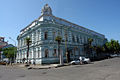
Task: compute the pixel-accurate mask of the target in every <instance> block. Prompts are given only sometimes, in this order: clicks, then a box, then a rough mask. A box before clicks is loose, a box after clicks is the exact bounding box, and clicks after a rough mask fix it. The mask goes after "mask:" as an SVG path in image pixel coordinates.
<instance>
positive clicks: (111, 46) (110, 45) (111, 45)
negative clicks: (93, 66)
mask: <svg viewBox="0 0 120 80" xmlns="http://www.w3.org/2000/svg"><path fill="white" fill-rule="evenodd" d="M105 49H106V52H109V53H112V54H113V53H119V51H120V45H119V42H118V40H113V39H111V40H110V41H108V42H107V43H106V44H105Z"/></svg>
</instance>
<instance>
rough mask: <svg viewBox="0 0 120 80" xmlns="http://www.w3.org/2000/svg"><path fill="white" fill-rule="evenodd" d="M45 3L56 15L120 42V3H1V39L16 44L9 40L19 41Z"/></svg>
mask: <svg viewBox="0 0 120 80" xmlns="http://www.w3.org/2000/svg"><path fill="white" fill-rule="evenodd" d="M46 3H48V4H49V5H50V6H51V8H52V11H53V15H55V16H57V17H60V18H63V19H66V20H68V21H70V22H73V23H76V24H78V25H81V26H84V27H86V28H89V29H91V30H94V31H96V32H99V33H102V34H104V35H105V36H106V38H108V39H112V38H113V39H115V40H119V41H120V0H0V36H2V37H5V38H6V41H9V43H12V44H14V42H13V41H12V40H10V39H9V37H11V38H13V39H14V40H16V38H17V36H18V35H19V33H20V30H21V29H23V28H24V27H26V26H27V25H29V24H30V23H31V22H32V21H33V20H35V19H37V18H38V17H39V16H40V15H41V9H42V7H43V6H44V5H45V4H46ZM16 41H17V40H16Z"/></svg>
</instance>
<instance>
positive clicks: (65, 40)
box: [16, 4, 106, 64]
mask: <svg viewBox="0 0 120 80" xmlns="http://www.w3.org/2000/svg"><path fill="white" fill-rule="evenodd" d="M58 35H59V36H61V37H62V42H61V44H60V53H62V56H63V58H64V60H65V59H66V50H67V51H68V54H69V58H70V59H71V60H72V59H75V58H78V57H79V56H87V54H86V53H85V51H84V44H86V43H87V42H88V38H92V39H93V43H92V45H99V46H102V45H103V44H104V43H105V40H106V38H105V36H104V35H102V34H100V33H97V32H95V31H92V30H89V29H87V28H84V27H82V26H79V25H77V24H74V23H72V22H69V21H67V20H64V19H61V18H58V17H56V16H54V15H53V14H52V10H51V8H50V6H49V5H48V4H46V5H45V6H44V7H43V9H42V11H41V16H40V17H39V18H38V19H36V20H34V21H33V22H32V23H31V24H29V25H28V26H27V27H25V28H24V29H22V30H21V31H20V34H19V35H18V37H17V40H18V48H17V57H16V62H22V60H23V58H27V46H26V42H25V38H26V37H30V38H31V41H32V43H31V44H30V50H29V58H28V59H29V61H30V62H31V63H33V62H35V63H36V64H45V63H56V62H59V54H58V44H57V42H56V41H55V38H56V36H58Z"/></svg>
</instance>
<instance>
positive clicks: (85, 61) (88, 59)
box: [79, 56, 90, 64]
mask: <svg viewBox="0 0 120 80" xmlns="http://www.w3.org/2000/svg"><path fill="white" fill-rule="evenodd" d="M79 60H80V61H82V63H85V64H88V63H90V58H85V57H81V56H80V57H79Z"/></svg>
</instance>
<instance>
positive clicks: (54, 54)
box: [53, 49, 57, 57]
mask: <svg viewBox="0 0 120 80" xmlns="http://www.w3.org/2000/svg"><path fill="white" fill-rule="evenodd" d="M53 56H54V57H56V56H57V50H56V49H54V53H53Z"/></svg>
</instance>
